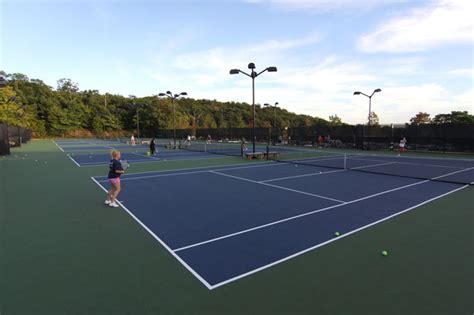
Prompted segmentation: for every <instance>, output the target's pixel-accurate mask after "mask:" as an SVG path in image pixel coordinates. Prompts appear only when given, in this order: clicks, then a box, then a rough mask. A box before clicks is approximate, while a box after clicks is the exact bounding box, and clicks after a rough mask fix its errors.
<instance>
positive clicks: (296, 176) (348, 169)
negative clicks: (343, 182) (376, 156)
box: [261, 162, 396, 183]
mask: <svg viewBox="0 0 474 315" xmlns="http://www.w3.org/2000/svg"><path fill="white" fill-rule="evenodd" d="M394 163H396V162H387V163H379V164H374V165H364V166H358V167H352V168H343V169H338V170H334V171H327V172H319V173H311V174H303V175H294V176H286V177H280V178H272V179H267V180H262V181H261V182H262V183H267V182H274V181H279V180H285V179H293V178H300V177H307V176H316V175H324V174H331V173H338V172H344V171H350V170H352V169H356V170H357V169H362V168H368V167H374V166H382V165H387V164H394ZM315 166H316V167H321V168H328V167H324V166H317V165H315ZM382 175H383V174H382Z"/></svg>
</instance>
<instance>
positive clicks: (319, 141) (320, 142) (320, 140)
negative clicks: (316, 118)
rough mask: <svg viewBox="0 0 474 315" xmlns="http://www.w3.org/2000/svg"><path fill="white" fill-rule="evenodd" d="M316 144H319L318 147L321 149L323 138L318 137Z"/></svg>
mask: <svg viewBox="0 0 474 315" xmlns="http://www.w3.org/2000/svg"><path fill="white" fill-rule="evenodd" d="M318 144H319V147H322V145H323V136H321V135H319V137H318Z"/></svg>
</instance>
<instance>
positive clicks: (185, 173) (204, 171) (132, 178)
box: [96, 163, 284, 182]
mask: <svg viewBox="0 0 474 315" xmlns="http://www.w3.org/2000/svg"><path fill="white" fill-rule="evenodd" d="M232 165H235V166H236V167H231V168H229V167H227V166H232ZM239 165H245V163H241V164H228V165H222V167H227V168H223V169H220V166H202V167H195V168H180V169H174V170H163V171H152V172H143V173H130V174H128V175H135V174H147V173H162V172H173V171H186V170H193V169H203V170H201V171H191V172H183V173H172V174H155V175H149V176H146V175H145V176H136V177H131V178H126V177H121V178H120V179H121V180H122V181H123V180H135V179H148V178H155V177H167V176H173V175H187V174H189V175H192V174H200V173H208V172H211V171H214V170H216V168H217V170H218V171H231V170H239V169H246V168H254V167H264V166H271V165H274V166H277V165H284V164H273V163H264V164H262V165H255V164H254V165H249V166H242V167H239ZM206 168H207V169H206ZM96 177H103V178H104V179H101V180H99V182H103V181H107V176H96Z"/></svg>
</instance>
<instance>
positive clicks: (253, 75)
mask: <svg viewBox="0 0 474 315" xmlns="http://www.w3.org/2000/svg"><path fill="white" fill-rule="evenodd" d="M248 68H249V69H250V71H251V72H250V73H246V72H244V71H242V70H239V69H231V70H230V71H229V73H230V74H239V73H242V74H243V75H246V76H248V77H249V78H251V79H252V106H253V123H252V125H253V141H252V142H253V153H255V141H256V136H255V78H256V77H258V76H259V75H261V74H262V73H264V72H265V71H268V72H277V67H268V68H265V69H264V70H262V71H260V72H256V71H255V64H254V63H253V62H251V63H249V65H248Z"/></svg>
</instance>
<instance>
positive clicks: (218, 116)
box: [0, 71, 474, 136]
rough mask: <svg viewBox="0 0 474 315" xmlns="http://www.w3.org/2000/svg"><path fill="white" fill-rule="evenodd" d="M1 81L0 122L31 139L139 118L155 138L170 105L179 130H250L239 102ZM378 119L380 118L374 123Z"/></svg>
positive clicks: (11, 77)
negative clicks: (29, 133) (20, 129)
mask: <svg viewBox="0 0 474 315" xmlns="http://www.w3.org/2000/svg"><path fill="white" fill-rule="evenodd" d="M0 77H3V78H5V82H4V83H5V84H4V85H3V87H2V88H0V121H3V122H5V123H8V124H10V125H16V126H20V127H24V128H29V129H31V130H32V131H33V132H34V135H35V136H74V135H79V136H80V135H81V134H78V133H81V132H82V133H84V132H88V133H90V134H91V135H95V136H100V135H114V134H115V135H118V134H121V133H123V132H124V131H126V132H129V131H131V130H135V129H136V127H137V117H138V120H139V125H140V129H141V130H143V131H144V132H145V133H147V134H157V133H158V131H159V130H160V129H172V128H173V125H174V123H173V106H175V111H176V128H177V129H200V128H247V127H251V126H252V116H253V115H252V113H253V112H252V106H251V105H250V104H247V103H243V102H242V103H241V102H219V101H217V100H206V99H192V98H182V99H178V100H175V101H174V102H175V103H174V104H173V103H172V102H173V101H172V100H171V99H168V98H159V97H157V96H147V97H141V98H135V97H133V96H129V97H125V96H122V95H116V94H109V93H106V94H101V93H99V91H97V90H80V89H79V86H78V84H77V83H76V82H74V81H72V80H71V79H66V78H65V79H60V80H58V81H57V86H56V87H55V88H53V87H51V86H48V85H47V84H45V83H44V82H43V81H41V80H39V79H30V78H28V77H27V76H26V75H24V74H21V73H13V74H7V73H5V72H3V71H0ZM137 113H138V115H137ZM425 114H426V113H419V114H417V115H416V116H415V117H414V118H412V120H413V123H425V122H427V119H426V115H425ZM374 115H375V113H374ZM440 115H441V116H440ZM440 115H437V116H435V117H434V118H433V119H432V120H430V121H429V122H432V123H451V122H456V121H457V120H459V119H462V121H463V122H465V121H469V122H471V123H474V116H472V115H469V114H468V113H467V112H452V113H451V114H440ZM443 115H444V116H443ZM375 117H377V116H376V115H375ZM428 117H429V116H428ZM377 121H378V118H377V119H374V121H373V122H372V123H373V124H376V123H377ZM255 124H256V126H257V127H276V128H280V129H282V128H285V127H292V128H294V127H312V126H316V125H326V126H340V125H344V123H343V122H342V120H341V119H340V118H339V117H338V116H337V115H332V116H330V117H329V119H328V120H326V119H322V118H319V117H312V116H309V115H301V114H296V113H292V112H289V111H287V110H286V109H283V108H280V107H276V108H275V107H264V106H260V105H257V106H256V121H255ZM82 135H83V134H82Z"/></svg>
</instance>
